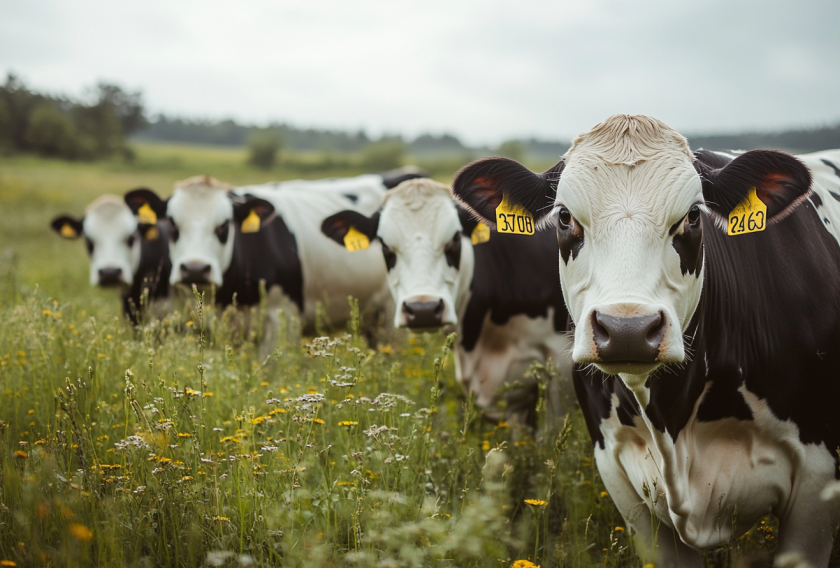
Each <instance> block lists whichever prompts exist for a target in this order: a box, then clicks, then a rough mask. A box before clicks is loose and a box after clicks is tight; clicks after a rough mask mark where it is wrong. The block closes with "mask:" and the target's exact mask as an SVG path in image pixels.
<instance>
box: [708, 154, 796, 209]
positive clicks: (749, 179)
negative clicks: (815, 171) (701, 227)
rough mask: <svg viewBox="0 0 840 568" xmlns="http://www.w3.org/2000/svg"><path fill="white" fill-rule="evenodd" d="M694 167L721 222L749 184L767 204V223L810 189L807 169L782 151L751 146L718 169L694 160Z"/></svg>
mask: <svg viewBox="0 0 840 568" xmlns="http://www.w3.org/2000/svg"><path fill="white" fill-rule="evenodd" d="M694 167H695V169H697V171H698V173H699V174H700V177H701V179H702V181H703V198H704V199H705V200H706V205H707V206H708V207H709V209H710V210H711V211H712V212H713V213H715V215H717V216H719V217H720V218H721V219H722V220H723V221H724V223H725V222H726V220H727V219H728V218H729V214H730V213H731V212H732V210H733V209H734V208H735V207H736V206H737V205H738V204H739V203H741V202H742V201H743V200H744V199H745V198H746V197H747V196H748V194H749V193H750V190H751V189H753V188H755V194H756V196H757V197H758V198H759V199H760V200H761V201H762V202H763V203H764V204H765V205H766V206H767V220H768V221H769V222H771V223H773V222H776V221H781V220H782V219H784V218H785V217H787V216H788V215H790V214H791V213H792V212H793V211H794V209H796V207H797V206H798V205H799V204H800V203H802V202H803V201H804V200H805V199H807V197H808V195H809V194H810V193H811V172H810V171H809V170H808V168H807V167H806V166H805V164H803V163H802V162H800V161H799V160H797V159H796V158H794V157H793V156H791V155H790V154H785V153H784V152H777V151H775V150H751V151H749V152H745V153H744V154H741V155H740V156H738V157H737V158H735V159H734V160H732V161H731V162H729V163H728V164H726V165H725V166H724V167H722V168H720V169H712V168H710V167H708V166H706V165H705V164H703V163H702V162H700V161H696V162H694Z"/></svg>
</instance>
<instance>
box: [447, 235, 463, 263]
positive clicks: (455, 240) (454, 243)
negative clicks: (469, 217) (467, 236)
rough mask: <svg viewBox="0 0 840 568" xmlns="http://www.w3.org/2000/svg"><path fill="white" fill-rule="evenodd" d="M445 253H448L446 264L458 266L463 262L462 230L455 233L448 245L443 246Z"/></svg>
mask: <svg viewBox="0 0 840 568" xmlns="http://www.w3.org/2000/svg"><path fill="white" fill-rule="evenodd" d="M443 253H444V255H446V264H448V265H449V266H453V267H455V268H458V267H459V265H460V264H461V232H460V231H458V232H457V233H455V236H454V237H452V240H450V241H449V242H448V243H446V246H445V247H443Z"/></svg>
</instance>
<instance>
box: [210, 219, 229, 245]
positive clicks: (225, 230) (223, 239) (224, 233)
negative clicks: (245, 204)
mask: <svg viewBox="0 0 840 568" xmlns="http://www.w3.org/2000/svg"><path fill="white" fill-rule="evenodd" d="M213 232H214V233H215V234H216V238H217V239H219V242H220V243H222V244H226V243H227V240H228V236H229V235H230V219H227V220H226V221H225V222H224V223H222V224H221V225H219V226H218V227H216V228H215V230H214V231H213Z"/></svg>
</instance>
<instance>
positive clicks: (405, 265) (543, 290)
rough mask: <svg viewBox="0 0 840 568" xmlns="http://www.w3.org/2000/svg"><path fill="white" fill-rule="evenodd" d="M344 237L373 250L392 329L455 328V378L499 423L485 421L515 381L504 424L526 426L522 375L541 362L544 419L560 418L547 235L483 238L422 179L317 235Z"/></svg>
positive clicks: (558, 305) (562, 338)
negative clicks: (546, 365)
mask: <svg viewBox="0 0 840 568" xmlns="http://www.w3.org/2000/svg"><path fill="white" fill-rule="evenodd" d="M351 227H353V228H355V229H356V230H358V231H360V232H362V233H364V234H365V235H366V236H367V238H368V239H370V240H371V241H373V240H374V239H378V240H379V241H380V243H381V245H382V252H383V257H384V262H383V261H382V260H380V262H381V263H382V264H383V266H384V267H387V270H388V286H389V288H390V290H391V296H392V298H393V300H394V302H395V304H396V306H397V309H396V311H395V314H394V325H395V326H396V327H407V328H410V329H421V330H422V329H429V328H440V327H442V326H447V325H455V326H456V327H457V331H458V344H457V351H456V359H455V361H456V375H457V377H458V379H459V380H460V381H461V382H462V384H463V385H464V387H465V389H467V390H471V391H473V392H474V393H475V395H476V403H477V404H478V405H479V406H480V407H482V408H484V409H486V410H487V415H488V417H491V418H500V417H501V416H500V415H498V414H495V413H494V410H495V408H494V407H495V406H496V403H497V402H499V401H500V400H501V399H502V392H501V391H500V389H501V388H502V387H504V386H509V385H510V384H511V383H513V382H514V381H519V382H520V383H522V388H518V389H512V390H505V392H504V395H503V397H504V400H505V402H506V403H507V415H508V416H509V417H512V418H515V419H517V420H518V421H522V422H527V423H533V420H534V418H535V415H534V413H533V411H534V407H535V403H536V394H537V390H536V383H534V382H533V379H531V380H530V381H529V379H526V378H525V377H523V372H524V371H525V370H526V369H527V367H528V366H529V365H530V364H531V363H533V362H534V361H544V360H545V359H547V358H548V357H551V358H552V359H553V360H554V361H555V362H556V363H558V364H559V365H560V367H561V377H560V380H559V381H557V382H556V384H553V385H552V389H551V392H550V394H551V402H552V411H553V414H557V415H563V414H565V411H566V405H567V404H573V403H574V393H573V390H572V386H571V361H570V359H569V350H570V348H571V341H570V339H569V338H568V337H567V336H566V335H565V334H564V333H563V331H564V330H565V329H566V326H567V323H566V322H567V319H568V314H567V312H566V308H565V306H564V304H563V296H562V293H561V292H560V288H559V286H558V284H559V280H558V278H557V246H556V244H555V242H554V235H553V234H552V233H550V232H543V233H536V234H534V235H531V236H525V235H511V234H502V233H496V232H491V231H490V230H489V229H488V228H487V226H486V225H479V224H478V222H477V221H476V220H475V219H473V217H472V215H470V214H469V213H468V212H467V211H466V210H465V209H463V208H460V207H458V206H457V205H456V204H455V202H454V201H453V200H452V197H451V195H450V194H449V188H448V187H447V186H445V185H442V184H440V183H437V182H435V181H433V180H429V179H418V180H411V181H406V182H404V183H402V184H400V185H399V186H397V187H396V188H395V189H392V190H391V191H389V192H388V194H387V195H386V197H385V200H384V202H383V205H382V209H381V211H378V212H377V213H375V214H374V215H372V216H366V215H363V214H361V213H359V212H356V211H342V212H340V213H337V214H335V215H332V216H330V217H328V218H327V219H325V220H324V222H323V224H322V227H321V230H322V231H323V232H324V234H325V235H327V236H329V237H330V238H331V239H332V240H333V241H335V242H336V243H338V244H339V245H342V246H343V245H344V243H345V236H346V234H347V232H348V231H349V230H350V228H351ZM477 227H478V230H476V228H477ZM563 385H566V386H567V388H565V389H563V388H562V386H563Z"/></svg>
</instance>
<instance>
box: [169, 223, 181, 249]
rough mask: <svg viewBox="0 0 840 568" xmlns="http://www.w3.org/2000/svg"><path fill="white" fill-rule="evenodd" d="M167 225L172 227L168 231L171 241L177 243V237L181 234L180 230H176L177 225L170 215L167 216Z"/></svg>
mask: <svg viewBox="0 0 840 568" xmlns="http://www.w3.org/2000/svg"><path fill="white" fill-rule="evenodd" d="M169 225H170V226H171V227H172V231H170V233H169V238H170V239H172V242H173V243H177V242H178V237H180V236H181V232H180V231H179V230H178V225H176V224H175V220H174V219H173V218H172V217H169Z"/></svg>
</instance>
